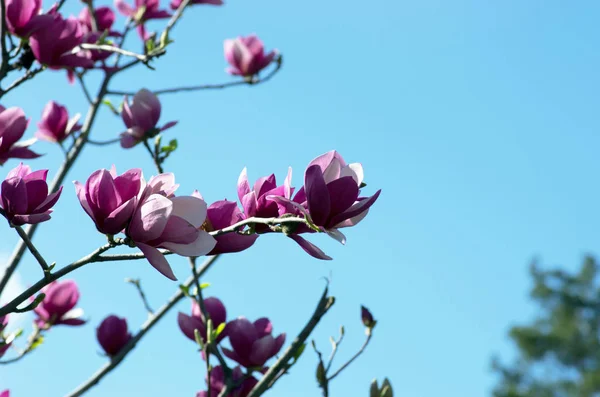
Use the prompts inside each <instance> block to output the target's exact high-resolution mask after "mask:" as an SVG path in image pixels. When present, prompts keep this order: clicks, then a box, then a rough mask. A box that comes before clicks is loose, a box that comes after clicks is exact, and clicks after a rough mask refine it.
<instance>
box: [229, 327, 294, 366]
mask: <svg viewBox="0 0 600 397" xmlns="http://www.w3.org/2000/svg"><path fill="white" fill-rule="evenodd" d="M272 333H273V325H272V324H271V321H270V320H269V319H268V318H260V319H258V320H256V321H255V322H254V323H251V322H250V321H248V320H247V319H246V318H244V317H239V318H238V319H236V320H233V321H231V322H230V323H228V324H227V336H228V337H229V342H230V343H231V347H232V350H229V349H226V348H223V354H225V355H226V356H227V357H229V358H230V359H232V360H233V361H235V362H237V363H239V364H240V365H242V366H244V367H246V368H250V367H259V368H260V367H262V366H263V365H265V363H266V362H267V361H268V360H269V359H270V358H271V357H274V356H275V355H276V354H277V353H279V350H281V347H282V346H283V343H284V342H285V334H281V335H279V336H278V337H276V338H274V337H273V335H272Z"/></svg>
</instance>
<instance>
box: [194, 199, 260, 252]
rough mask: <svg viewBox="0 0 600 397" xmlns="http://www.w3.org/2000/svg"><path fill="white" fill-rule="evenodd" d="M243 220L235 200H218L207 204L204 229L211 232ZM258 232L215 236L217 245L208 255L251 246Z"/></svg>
mask: <svg viewBox="0 0 600 397" xmlns="http://www.w3.org/2000/svg"><path fill="white" fill-rule="evenodd" d="M243 220H244V214H243V213H242V211H240V209H239V208H238V205H237V203H236V202H235V201H227V200H220V201H217V202H214V203H212V204H211V205H209V206H208V210H207V214H206V222H205V223H204V227H203V228H204V230H206V231H207V232H212V231H214V230H220V229H224V228H226V227H228V226H231V225H234V224H236V223H238V222H240V221H243ZM257 238H258V234H251V235H244V234H238V233H227V234H223V235H220V236H216V237H215V240H217V245H215V248H213V250H212V251H211V252H209V255H216V254H226V253H232V252H240V251H244V250H246V249H248V248H250V247H251V246H252V244H254V242H255V241H256V239H257Z"/></svg>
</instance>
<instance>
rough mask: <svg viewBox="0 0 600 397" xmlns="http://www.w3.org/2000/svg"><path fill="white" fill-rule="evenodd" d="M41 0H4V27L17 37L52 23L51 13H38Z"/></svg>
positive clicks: (40, 7)
mask: <svg viewBox="0 0 600 397" xmlns="http://www.w3.org/2000/svg"><path fill="white" fill-rule="evenodd" d="M41 9H42V0H6V27H7V28H8V31H9V32H11V33H12V34H14V35H16V36H19V37H27V36H28V35H30V34H31V33H32V32H34V31H36V30H38V29H41V28H44V27H46V26H48V25H50V24H52V21H53V19H54V18H53V17H52V16H51V15H40V11H41Z"/></svg>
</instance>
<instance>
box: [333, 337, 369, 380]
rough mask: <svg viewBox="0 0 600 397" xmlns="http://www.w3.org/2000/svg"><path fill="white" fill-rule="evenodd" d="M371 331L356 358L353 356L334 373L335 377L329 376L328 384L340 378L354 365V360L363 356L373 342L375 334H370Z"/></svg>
mask: <svg viewBox="0 0 600 397" xmlns="http://www.w3.org/2000/svg"><path fill="white" fill-rule="evenodd" d="M370 331H371V330H369V333H368V334H367V339H366V340H365V342H364V343H363V345H362V346H361V348H360V350H359V351H358V352H357V353H356V354H355V355H354V356H352V358H350V360H348V361H347V362H346V363H345V364H344V365H342V366H341V367H340V368H339V369H338V370H337V371H335V372H334V373H333V375H331V376H329V377H328V378H327V382H330V381H332V380H333V378H335V377H336V376H338V375H339V374H340V373H341V372H342V371H343V370H344V369H346V368H347V367H348V366H349V365H350V364H352V362H353V361H354V360H356V359H357V358H358V357H359V356H360V355H361V354H363V352H364V351H365V349H366V348H367V346H368V345H369V342H370V341H371V336H372V335H373V333H372V332H370Z"/></svg>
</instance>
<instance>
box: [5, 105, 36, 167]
mask: <svg viewBox="0 0 600 397" xmlns="http://www.w3.org/2000/svg"><path fill="white" fill-rule="evenodd" d="M28 124H29V120H27V119H26V118H25V113H24V112H23V110H22V109H21V108H17V107H13V108H8V109H6V108H5V107H4V106H2V105H0V165H3V164H4V163H5V162H6V160H8V159H10V158H17V159H34V158H36V157H40V155H39V154H37V153H35V152H33V151H32V150H31V149H29V146H31V145H32V144H33V143H34V142H35V141H36V139H35V138H34V139H29V140H27V141H21V142H17V141H18V140H19V139H21V138H22V137H23V134H25V130H26V129H27V125H28Z"/></svg>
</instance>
